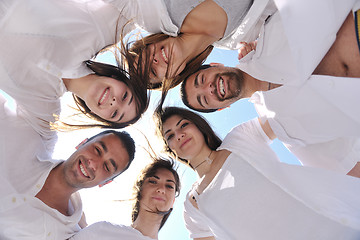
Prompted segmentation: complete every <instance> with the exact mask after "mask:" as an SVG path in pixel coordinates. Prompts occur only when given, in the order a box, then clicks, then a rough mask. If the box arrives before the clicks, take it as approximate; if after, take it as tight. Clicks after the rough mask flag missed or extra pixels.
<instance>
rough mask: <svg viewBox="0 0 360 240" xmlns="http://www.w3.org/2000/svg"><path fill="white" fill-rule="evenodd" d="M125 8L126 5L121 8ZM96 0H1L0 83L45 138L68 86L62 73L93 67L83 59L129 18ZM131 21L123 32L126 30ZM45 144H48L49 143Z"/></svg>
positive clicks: (76, 74) (111, 38)
mask: <svg viewBox="0 0 360 240" xmlns="http://www.w3.org/2000/svg"><path fill="white" fill-rule="evenodd" d="M124 11H125V10H124ZM119 16H120V12H119V11H118V10H117V9H116V8H115V7H113V6H111V5H109V4H106V3H104V2H102V1H101V0H91V1H86V2H85V1H83V2H80V1H76V0H64V1H57V0H4V1H2V4H0V52H1V54H0V76H1V78H0V79H1V80H0V89H2V90H3V91H5V92H6V93H7V94H9V95H10V96H12V97H13V98H14V99H15V100H16V101H17V103H18V105H19V111H21V112H23V115H24V117H25V118H26V120H27V121H28V122H29V124H31V126H32V127H33V128H34V129H36V131H37V132H38V133H39V134H40V135H41V136H43V137H44V138H45V139H52V138H54V135H55V133H54V132H53V131H50V129H49V125H48V122H53V121H54V116H53V114H57V115H59V113H60V101H59V98H60V97H61V96H62V95H63V94H64V93H65V92H66V91H67V89H66V87H65V85H64V83H63V81H62V78H79V77H83V76H85V75H88V74H90V73H92V71H91V70H90V69H88V68H87V67H86V65H85V64H84V61H86V60H89V59H91V58H92V57H94V56H95V54H96V53H97V52H98V51H99V50H101V49H102V48H104V47H105V46H108V45H110V44H113V43H114V42H115V36H116V33H115V31H116V24H117V21H118V20H119V23H118V29H119V30H121V29H122V27H123V25H124V24H125V23H126V22H127V21H128V20H129V19H128V18H126V17H124V16H123V15H122V16H121V17H120V18H119ZM132 28H133V25H132V24H130V25H129V26H128V28H126V29H125V32H128V31H130V30H131V29H132ZM51 148H52V146H51V147H49V149H51Z"/></svg>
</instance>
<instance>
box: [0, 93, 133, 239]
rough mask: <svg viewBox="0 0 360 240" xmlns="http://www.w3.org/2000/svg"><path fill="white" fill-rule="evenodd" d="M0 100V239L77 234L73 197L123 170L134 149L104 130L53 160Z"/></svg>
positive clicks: (126, 138)
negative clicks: (63, 158)
mask: <svg viewBox="0 0 360 240" xmlns="http://www.w3.org/2000/svg"><path fill="white" fill-rule="evenodd" d="M4 104H5V99H4V98H3V96H0V105H1V106H0V116H1V117H0V129H1V130H0V132H1V137H0V146H1V148H0V159H1V160H0V166H1V167H0V180H1V186H0V206H1V207H0V238H1V239H67V238H69V237H71V236H72V235H73V234H74V233H75V232H77V231H79V230H80V226H79V221H80V219H81V216H82V213H83V212H82V203H81V199H80V195H79V193H78V192H77V191H78V190H80V189H83V188H90V187H94V186H96V185H99V184H104V183H106V182H107V181H109V180H111V179H113V178H115V177H116V176H117V175H119V174H121V173H122V172H123V171H125V170H126V169H127V168H128V167H129V165H130V163H131V162H132V160H133V158H134V153H135V145H134V141H133V139H132V138H131V137H130V135H129V134H128V133H126V132H117V131H113V130H107V131H104V132H101V133H99V134H97V135H95V136H93V137H92V138H90V139H87V140H86V141H84V142H83V143H81V144H80V145H79V146H78V149H77V150H76V151H75V152H74V153H73V154H72V155H71V156H70V157H69V158H68V159H67V160H64V161H62V160H54V159H52V158H51V154H52V153H50V152H47V151H46V144H47V143H46V142H45V141H44V140H43V138H41V136H40V135H39V134H38V133H37V132H36V131H35V130H34V129H33V128H32V127H31V126H29V124H28V123H27V122H26V121H25V120H24V119H23V118H22V117H21V116H20V115H18V114H17V113H14V112H12V111H11V110H10V109H8V108H6V107H5V105H4Z"/></svg>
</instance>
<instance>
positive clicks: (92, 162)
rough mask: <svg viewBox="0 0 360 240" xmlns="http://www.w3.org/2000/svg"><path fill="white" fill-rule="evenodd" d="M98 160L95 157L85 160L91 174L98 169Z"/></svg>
mask: <svg viewBox="0 0 360 240" xmlns="http://www.w3.org/2000/svg"><path fill="white" fill-rule="evenodd" d="M99 163H100V159H98V158H97V157H92V158H90V159H88V160H87V167H88V168H89V169H91V170H92V171H93V172H96V170H97V169H98V167H99Z"/></svg>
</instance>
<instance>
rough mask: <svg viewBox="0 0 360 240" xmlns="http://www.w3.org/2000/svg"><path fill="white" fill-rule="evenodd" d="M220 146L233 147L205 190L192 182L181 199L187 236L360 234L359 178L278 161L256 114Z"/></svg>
mask: <svg viewBox="0 0 360 240" xmlns="http://www.w3.org/2000/svg"><path fill="white" fill-rule="evenodd" d="M219 149H227V150H229V151H231V152H232V153H231V154H230V155H229V157H228V158H227V160H226V161H225V163H224V165H223V166H222V168H221V169H220V170H219V172H218V173H217V175H216V176H215V177H214V179H213V180H212V181H211V182H210V184H209V185H208V186H207V187H206V188H205V190H204V191H203V192H202V193H201V194H200V195H199V194H197V192H196V191H195V189H196V186H197V185H196V184H195V185H194V187H193V190H191V191H190V193H189V194H188V196H187V198H186V200H185V212H184V216H185V222H186V225H187V228H188V230H189V231H190V237H192V238H198V237H206V236H215V238H216V239H221V240H232V239H279V240H281V239H283V240H288V239H292V240H295V239H299V240H302V239H313V240H317V239H327V240H329V239H334V240H336V239H358V238H359V237H360V206H359V204H358V203H359V201H360V196H359V194H358V191H359V190H360V182H359V181H358V179H356V178H353V177H349V176H342V175H339V174H335V173H332V172H329V171H324V170H322V169H315V168H306V167H301V166H294V165H288V164H284V163H280V162H278V160H277V157H276V155H275V153H274V152H272V150H271V149H270V147H269V146H268V139H267V137H266V136H265V134H264V133H263V131H262V129H261V126H260V124H259V123H258V121H257V119H255V120H253V121H250V122H247V123H244V124H242V125H239V126H237V127H235V128H234V129H233V130H232V131H231V132H230V133H229V134H228V135H227V136H226V137H225V139H224V141H223V143H222V145H221V146H220V148H219ZM190 194H192V195H194V197H195V199H196V201H197V205H198V207H199V209H196V208H195V207H194V206H193V205H192V204H191V202H190V201H189V196H190Z"/></svg>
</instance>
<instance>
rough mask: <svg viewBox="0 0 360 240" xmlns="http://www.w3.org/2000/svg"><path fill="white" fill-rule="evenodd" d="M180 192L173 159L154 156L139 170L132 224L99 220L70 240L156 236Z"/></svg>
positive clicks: (135, 186) (148, 237) (147, 238)
mask: <svg viewBox="0 0 360 240" xmlns="http://www.w3.org/2000/svg"><path fill="white" fill-rule="evenodd" d="M179 193H180V179H179V175H178V173H177V172H176V170H175V169H174V162H172V161H169V160H166V159H161V158H159V159H156V160H154V162H152V163H150V164H149V165H147V166H146V167H145V168H144V169H143V170H142V171H141V173H140V175H139V177H138V179H137V181H136V182H135V185H134V204H133V209H132V214H131V215H132V216H131V217H132V224H131V226H124V225H114V224H111V223H108V222H98V223H94V224H92V225H90V226H89V227H86V228H84V229H83V230H81V231H80V232H79V233H77V234H76V235H75V236H73V237H72V238H71V239H75V240H81V239H84V240H90V239H106V240H111V239H114V240H115V239H127V240H132V239H133V240H139V239H144V240H150V239H158V232H159V230H160V229H161V228H162V227H163V225H164V224H165V222H166V220H167V219H168V217H169V216H170V213H171V211H172V206H173V204H174V201H175V197H176V196H178V195H179Z"/></svg>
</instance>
